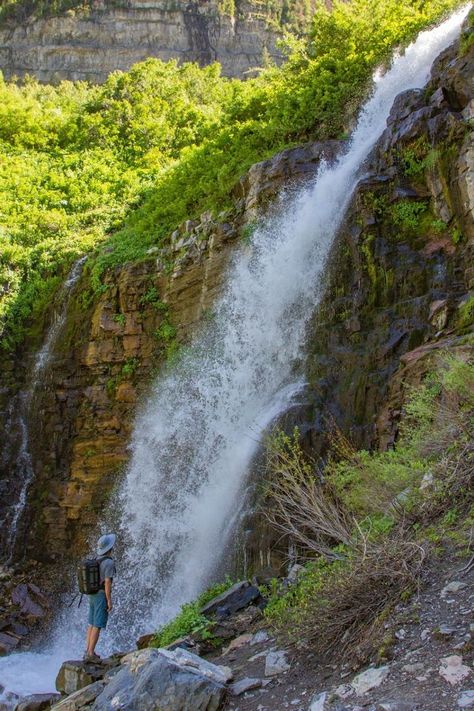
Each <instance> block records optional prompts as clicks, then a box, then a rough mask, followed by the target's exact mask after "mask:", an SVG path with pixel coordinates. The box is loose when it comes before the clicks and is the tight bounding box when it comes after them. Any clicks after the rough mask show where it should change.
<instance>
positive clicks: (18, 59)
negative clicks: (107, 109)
mask: <svg viewBox="0 0 474 711" xmlns="http://www.w3.org/2000/svg"><path fill="white" fill-rule="evenodd" d="M276 5H277V6H279V5H280V4H279V3H277V4H276ZM296 5H298V3H296ZM279 36H280V31H279V29H278V26H277V25H275V23H274V22H272V16H271V11H270V9H269V8H267V7H266V5H265V4H262V3H256V2H248V1H245V0H239V2H237V3H236V4H235V7H234V10H233V11H232V12H230V13H224V12H222V11H221V8H220V3H218V2H217V1H216V0H204V1H201V2H195V1H191V2H169V0H130V1H129V2H104V1H98V2H92V3H90V7H89V8H88V9H87V10H81V9H78V10H75V11H73V10H70V11H68V12H66V13H65V14H63V15H60V16H58V17H38V18H37V17H35V16H30V17H27V19H24V20H23V21H21V22H19V21H16V22H13V21H10V22H8V23H6V22H4V23H3V26H1V27H0V69H1V70H2V72H3V74H4V76H5V77H6V78H11V77H14V76H16V77H23V76H24V75H26V74H30V75H34V76H36V77H37V78H38V79H40V80H41V81H46V82H57V81H60V80H62V79H71V80H87V81H91V82H103V81H105V79H106V78H107V76H108V75H109V74H110V72H113V71H114V70H116V69H120V70H126V69H129V68H130V67H131V65H132V64H134V63H136V62H139V61H141V60H143V59H146V58H147V57H157V58H159V59H162V60H164V61H167V60H169V59H177V60H179V61H196V62H199V64H201V65H205V64H210V63H211V62H214V61H218V62H220V63H221V65H222V71H223V74H224V75H227V76H238V77H242V76H244V75H245V73H246V72H247V71H249V70H251V69H252V68H254V67H260V66H262V62H263V61H264V56H268V57H271V58H272V59H273V60H275V61H277V62H278V61H279V60H280V59H281V52H280V51H279V50H278V49H277V47H276V44H275V43H276V40H277V39H278V37H279Z"/></svg>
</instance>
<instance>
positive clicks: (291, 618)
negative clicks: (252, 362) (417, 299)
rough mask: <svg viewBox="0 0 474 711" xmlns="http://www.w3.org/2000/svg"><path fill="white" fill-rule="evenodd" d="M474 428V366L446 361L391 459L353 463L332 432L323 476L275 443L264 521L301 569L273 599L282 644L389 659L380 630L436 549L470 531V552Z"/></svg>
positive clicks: (358, 458)
mask: <svg viewBox="0 0 474 711" xmlns="http://www.w3.org/2000/svg"><path fill="white" fill-rule="evenodd" d="M473 416H474V362H472V361H465V360H463V359H461V358H459V357H453V356H448V355H446V357H445V359H444V362H442V363H441V365H438V367H435V369H434V370H433V372H432V373H431V374H429V375H428V376H427V377H426V379H425V381H424V383H423V384H422V385H421V387H420V388H418V389H417V390H415V391H414V392H413V393H412V395H411V398H410V400H409V402H408V404H407V405H406V407H405V412H404V416H403V419H402V425H401V432H400V438H399V440H398V442H397V444H396V445H395V447H394V449H393V450H388V451H385V452H372V453H369V452H357V451H355V450H354V449H353V448H352V447H351V445H350V443H349V442H348V441H347V440H346V439H345V438H344V437H343V436H342V435H341V433H339V432H337V431H336V432H335V435H334V441H333V447H332V455H331V458H330V459H329V462H328V463H327V464H326V466H325V467H324V470H321V469H320V468H319V467H317V466H315V464H314V462H310V461H309V460H308V459H307V458H306V457H305V455H304V454H303V452H302V451H301V449H300V447H299V444H298V438H297V437H287V436H286V435H282V434H279V435H277V436H276V438H273V440H272V441H271V442H270V450H269V476H268V484H267V487H268V488H267V498H266V501H265V509H264V510H265V512H266V513H267V516H268V517H269V519H270V521H271V523H272V524H273V525H274V526H276V528H277V530H278V531H280V532H281V533H282V534H283V535H284V536H285V540H288V537H289V538H290V540H291V541H292V543H293V544H294V545H296V546H297V549H298V550H299V553H300V560H304V559H306V561H307V563H306V572H305V573H304V574H303V575H302V576H301V577H300V578H299V582H298V583H297V584H296V585H294V586H293V587H291V588H290V589H289V590H288V591H285V590H281V591H280V589H279V586H278V584H276V585H275V586H274V587H273V590H272V591H271V592H272V593H273V595H272V597H271V599H270V602H269V605H268V607H267V608H266V610H265V616H266V619H267V620H268V622H269V623H270V624H271V625H272V626H273V627H274V628H275V629H276V630H277V631H278V632H279V633H280V634H281V635H283V636H284V637H285V638H287V639H289V640H290V641H293V642H298V643H301V642H302V641H304V642H306V643H309V644H310V645H311V647H312V648H313V649H315V650H316V651H317V652H319V653H321V654H322V655H324V656H325V658H327V657H328V656H329V655H331V653H333V652H336V651H337V655H338V657H339V658H341V657H343V656H346V657H352V658H353V657H354V656H355V657H357V658H358V659H359V661H361V660H363V661H366V660H368V659H372V660H373V661H374V660H375V661H379V662H380V661H384V660H385V659H386V657H385V654H386V653H387V649H386V644H385V642H384V622H385V621H386V619H387V616H388V615H389V614H390V613H391V612H392V611H393V609H394V607H395V606H396V605H397V604H398V603H399V602H401V601H403V600H406V599H408V598H409V597H410V596H411V595H412V593H413V592H414V591H415V590H416V589H417V586H418V585H419V583H420V579H421V574H422V572H423V570H424V568H425V565H426V559H427V558H428V556H429V555H435V554H436V552H435V550H433V549H434V548H435V546H436V544H438V543H440V542H441V540H442V538H443V537H449V536H450V535H451V534H452V535H455V536H458V535H459V531H461V536H462V535H463V531H465V544H466V548H465V552H466V554H467V553H468V552H469V545H468V541H469V535H468V533H469V530H472V524H473V520H474V500H473V486H472V485H473V471H474V470H473V461H474V447H473V441H474V439H473V435H474V417H473ZM322 514H324V515H322ZM461 540H462V539H461Z"/></svg>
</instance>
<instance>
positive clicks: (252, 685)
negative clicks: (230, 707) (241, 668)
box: [229, 677, 262, 696]
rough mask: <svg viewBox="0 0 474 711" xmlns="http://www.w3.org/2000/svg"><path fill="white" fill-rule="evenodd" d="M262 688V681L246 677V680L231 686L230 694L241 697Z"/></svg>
mask: <svg viewBox="0 0 474 711" xmlns="http://www.w3.org/2000/svg"><path fill="white" fill-rule="evenodd" d="M261 686H262V679H256V678H252V677H245V679H240V681H236V682H235V683H234V684H231V686H230V689H229V690H230V693H231V694H232V696H240V695H241V694H245V693H246V692H247V691H252V690H253V689H259V688H260V687H261Z"/></svg>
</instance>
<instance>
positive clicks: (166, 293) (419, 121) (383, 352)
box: [0, 41, 474, 568]
mask: <svg viewBox="0 0 474 711" xmlns="http://www.w3.org/2000/svg"><path fill="white" fill-rule="evenodd" d="M473 65H474V50H473V47H472V45H471V46H469V45H468V43H467V42H465V41H464V42H463V43H462V44H461V46H460V45H459V43H458V44H455V45H454V46H453V47H452V48H451V49H450V50H449V51H447V52H445V53H444V54H443V55H442V56H441V57H440V58H439V60H438V61H437V62H436V64H435V66H434V67H433V72H432V79H431V82H430V84H429V85H428V87H427V88H426V89H425V90H423V91H412V92H407V93H405V94H402V95H401V96H400V97H399V98H398V99H397V101H396V102H395V104H394V107H393V109H392V113H391V115H390V119H389V124H388V127H387V129H386V131H385V133H384V135H383V136H382V139H381V140H380V142H379V143H378V145H377V147H376V149H375V150H374V151H373V153H372V155H371V157H370V159H369V162H368V165H367V168H366V177H365V178H364V180H362V181H361V182H360V184H359V186H358V188H357V190H356V193H355V195H354V197H353V200H352V204H351V207H350V209H349V212H348V214H347V216H346V220H345V224H344V226H343V228H342V230H341V232H340V235H339V237H338V239H337V240H336V243H335V244H334V247H333V250H332V254H331V258H330V263H329V265H328V269H327V279H326V283H325V284H324V288H323V296H322V301H321V304H320V306H319V308H318V309H317V310H316V312H315V315H314V318H313V321H312V323H311V324H310V327H309V330H308V348H307V360H306V370H307V376H308V382H309V385H308V388H307V398H306V401H307V404H306V405H305V406H304V407H302V408H300V409H299V410H298V411H297V412H292V413H290V415H289V417H291V419H292V421H295V422H297V423H298V424H299V425H300V427H301V430H302V432H303V433H304V435H305V439H306V442H307V444H308V446H310V447H311V448H312V449H313V450H315V451H319V452H322V453H324V451H325V448H326V445H327V433H328V431H329V430H330V428H331V424H330V423H331V421H332V420H335V421H336V423H337V424H338V426H339V427H340V428H341V429H342V430H343V431H344V432H345V433H346V434H348V435H350V437H351V438H352V440H353V442H354V444H355V445H356V446H376V447H377V446H378V447H385V446H387V445H390V443H391V442H393V440H394V438H395V437H396V434H397V422H398V416H399V413H400V409H401V407H402V406H403V402H404V399H405V396H406V389H407V388H408V387H409V386H410V384H411V383H416V382H418V381H419V379H420V378H421V377H422V376H423V375H424V374H425V373H426V372H427V371H428V370H429V368H430V367H431V364H432V359H433V358H434V357H436V355H437V354H439V353H440V352H442V351H443V350H444V349H446V348H448V349H450V351H453V350H454V349H457V350H460V351H468V352H470V353H471V352H472V349H473V341H472V313H473V308H472V298H473V293H472V291H473V288H474V281H473V279H474V273H473V268H472V264H473V259H472V257H473V248H474V221H473V220H474V218H473V214H474V213H473V210H474V192H473V184H474V148H473V134H472V120H473V117H474V112H473V106H474V84H473V76H474V74H473ZM340 147H341V144H340V143H338V142H329V143H326V144H319V143H317V144H311V145H308V146H305V147H301V148H296V149H291V150H287V151H285V152H283V153H282V154H279V155H278V156H275V157H274V158H273V159H271V160H269V161H266V162H264V163H261V164H258V165H256V166H254V168H253V169H252V170H251V171H250V172H249V173H248V175H246V176H245V177H244V178H242V180H241V182H240V184H239V185H238V186H237V188H236V190H235V194H234V210H233V212H232V214H228V215H221V216H220V217H219V218H218V219H213V218H212V217H211V216H210V215H203V216H202V218H201V220H200V222H198V223H194V222H191V221H188V222H186V223H185V224H184V225H182V226H181V228H180V229H179V230H177V231H176V232H175V233H174V234H173V236H172V238H171V243H170V247H169V249H167V250H166V251H164V252H160V251H158V250H155V249H152V250H150V254H149V255H148V258H147V259H146V260H145V261H143V262H141V263H138V264H125V265H123V266H122V267H121V268H117V269H116V270H115V271H114V272H110V273H109V274H108V275H107V278H106V284H107V287H108V288H107V289H106V291H104V293H102V295H100V297H97V296H95V295H94V294H93V293H92V292H90V288H89V275H88V272H87V268H86V270H85V271H84V274H83V276H82V278H81V280H80V281H79V282H78V284H77V286H76V291H75V297H74V298H73V299H72V300H71V304H70V307H69V309H68V314H67V318H66V323H65V329H64V332H63V334H62V335H61V338H60V339H59V340H58V349H57V351H56V352H55V359H54V363H53V367H51V368H50V371H49V374H48V378H46V379H45V380H44V383H43V384H42V386H41V388H40V390H39V391H38V394H37V396H36V397H35V402H34V412H33V413H31V414H32V417H31V421H32V422H34V427H33V430H32V437H31V442H32V450H33V451H32V454H33V461H34V467H35V478H34V483H33V485H32V487H31V490H30V496H29V502H30V503H29V509H28V511H27V517H26V519H25V521H29V522H30V523H29V526H28V528H25V534H24V537H23V538H20V539H19V544H18V550H17V554H18V555H20V554H21V553H22V552H24V551H25V550H26V551H27V552H28V555H29V556H31V557H33V558H36V559H40V560H44V561H48V560H52V559H54V558H55V557H58V556H60V555H61V554H62V552H63V551H64V550H66V549H67V550H73V551H74V552H75V554H77V553H78V552H79V551H80V550H82V548H83V546H84V544H85V539H86V537H87V535H88V533H89V532H90V531H91V530H92V529H93V527H94V526H95V525H96V522H97V518H98V515H99V512H100V511H101V510H102V508H103V506H104V504H105V501H106V500H107V497H108V494H109V492H110V490H111V486H112V484H113V483H114V481H115V480H116V477H117V476H118V475H119V474H120V472H121V469H122V468H123V465H124V463H125V462H126V461H127V456H128V454H127V445H128V441H129V436H130V432H131V423H132V420H133V414H134V412H135V408H136V406H137V402H139V401H140V396H141V394H142V393H144V392H145V391H146V388H147V386H148V383H149V382H150V379H151V378H152V377H153V374H154V372H155V369H156V368H161V367H164V364H165V361H166V358H170V357H172V355H173V352H174V351H175V349H176V347H177V346H178V345H179V344H185V343H186V342H188V341H189V339H190V338H191V336H192V333H193V332H194V330H195V328H196V326H197V324H198V323H199V322H200V321H201V320H202V319H205V318H206V317H207V316H208V314H209V309H210V307H211V306H212V303H213V300H214V298H215V296H216V294H217V293H218V291H219V287H220V284H221V283H222V278H223V274H224V273H225V267H226V264H227V263H228V260H229V258H230V255H231V253H232V249H233V246H234V245H235V244H236V242H237V240H238V239H239V236H245V229H243V226H245V225H246V224H247V225H248V224H249V223H251V221H252V220H253V219H254V218H255V216H256V215H258V214H260V213H261V212H262V211H264V210H265V209H267V208H268V206H269V205H271V203H272V199H273V198H274V197H275V196H276V194H277V193H278V190H279V188H280V187H281V186H282V185H283V184H285V185H288V184H289V183H291V182H292V181H293V182H295V181H296V182H297V181H301V180H307V179H308V178H310V177H311V176H312V175H314V173H315V171H316V170H317V166H318V164H319V161H320V159H321V156H322V155H324V156H326V157H328V158H329V159H331V158H333V157H334V156H335V154H336V153H337V151H338V150H339V149H340ZM314 291H315V302H316V300H317V295H319V294H320V292H321V285H320V284H315V285H314ZM3 378H4V386H3V390H2V391H1V393H0V395H1V398H0V409H1V410H2V411H3V413H4V415H5V412H6V408H7V403H8V402H9V401H11V399H12V397H14V395H15V392H16V393H17V396H18V393H21V388H22V383H21V365H20V363H19V362H17V363H11V364H9V366H8V367H6V368H5V369H4V375H3ZM1 419H2V422H4V423H7V422H8V418H7V417H6V416H5V417H2V418H1ZM3 426H4V428H5V427H6V425H5V424H4V425H3ZM7 429H8V428H6V429H5V431H4V432H3V433H2V440H3V441H4V442H7V446H6V448H5V450H4V454H3V458H2V459H1V460H0V461H1V462H2V464H1V466H2V470H1V472H0V474H1V476H0V479H3V481H4V482H8V481H9V473H10V471H11V466H12V461H13V460H14V459H15V457H17V456H18V442H17V448H16V450H15V442H14V441H13V439H14V438H13V439H12V437H11V436H10V435H9V434H8V432H7ZM9 437H10V440H9ZM17 439H18V437H17ZM8 442H10V444H11V447H9V446H8ZM10 481H11V478H10ZM10 488H11V484H10ZM26 531H28V535H26ZM246 545H247V549H248V550H247V561H248V562H249V564H250V566H251V567H252V568H258V567H261V566H263V565H265V564H267V563H269V562H272V546H273V540H272V538H271V537H270V536H268V535H267V532H266V528H265V526H264V525H263V524H261V523H260V522H258V521H255V519H253V520H252V533H251V535H250V537H249V538H248V540H247V542H246Z"/></svg>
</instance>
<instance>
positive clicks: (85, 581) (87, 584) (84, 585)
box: [77, 557, 110, 595]
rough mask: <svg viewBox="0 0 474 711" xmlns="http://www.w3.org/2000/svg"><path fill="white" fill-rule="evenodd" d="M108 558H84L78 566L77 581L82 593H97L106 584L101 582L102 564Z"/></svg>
mask: <svg viewBox="0 0 474 711" xmlns="http://www.w3.org/2000/svg"><path fill="white" fill-rule="evenodd" d="M103 560H106V558H105V557H104V558H100V560H99V558H84V560H81V562H80V563H79V566H78V568H77V582H78V584H79V592H80V593H81V594H82V595H95V593H97V592H99V590H103V589H104V586H103V585H101V584H100V564H101V562H102V561H103ZM109 560H110V558H109Z"/></svg>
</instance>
